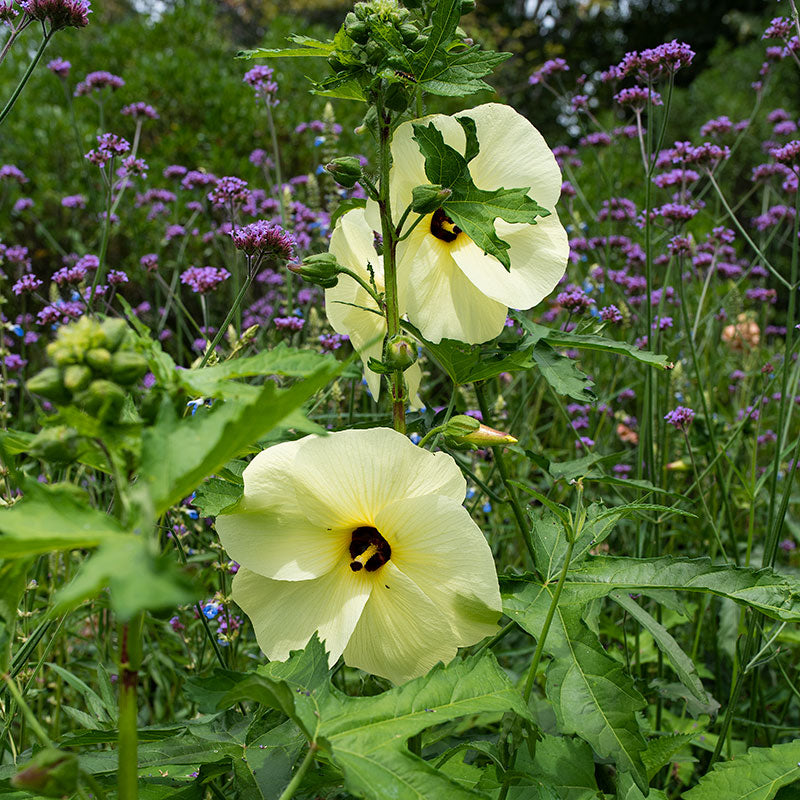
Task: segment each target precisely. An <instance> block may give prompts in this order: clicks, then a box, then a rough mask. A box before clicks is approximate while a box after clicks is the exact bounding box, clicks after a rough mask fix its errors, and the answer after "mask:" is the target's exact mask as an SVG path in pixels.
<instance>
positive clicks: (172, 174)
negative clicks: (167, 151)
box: [161, 164, 189, 179]
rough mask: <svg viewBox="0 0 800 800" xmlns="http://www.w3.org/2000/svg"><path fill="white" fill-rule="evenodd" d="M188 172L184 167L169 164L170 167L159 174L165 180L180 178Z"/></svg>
mask: <svg viewBox="0 0 800 800" xmlns="http://www.w3.org/2000/svg"><path fill="white" fill-rule="evenodd" d="M188 171H189V170H187V169H186V167H182V166H181V165H180V164H170V166H168V167H166V168H165V169H164V171H163V172H162V173H161V174H162V175H163V176H164V177H165V178H168V179H169V178H172V179H175V178H182V177H183V176H184V175H185V174H186V173H187V172H188Z"/></svg>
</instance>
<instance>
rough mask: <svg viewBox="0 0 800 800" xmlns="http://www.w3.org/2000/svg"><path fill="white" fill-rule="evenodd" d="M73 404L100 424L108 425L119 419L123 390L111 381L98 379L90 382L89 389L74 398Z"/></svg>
mask: <svg viewBox="0 0 800 800" xmlns="http://www.w3.org/2000/svg"><path fill="white" fill-rule="evenodd" d="M75 402H76V403H78V404H79V405H81V406H83V407H84V408H85V409H86V411H87V412H88V413H89V414H92V415H94V416H95V417H97V418H98V419H99V420H100V421H101V422H105V423H109V424H110V423H112V422H116V421H117V420H118V419H119V413H120V411H122V404H123V403H124V402H125V390H124V389H123V388H122V387H121V386H119V385H118V384H116V383H113V382H112V381H107V380H103V379H99V380H96V381H92V382H91V383H90V384H89V388H88V389H86V391H84V392H82V393H81V394H80V395H79V396H78V397H76V398H75Z"/></svg>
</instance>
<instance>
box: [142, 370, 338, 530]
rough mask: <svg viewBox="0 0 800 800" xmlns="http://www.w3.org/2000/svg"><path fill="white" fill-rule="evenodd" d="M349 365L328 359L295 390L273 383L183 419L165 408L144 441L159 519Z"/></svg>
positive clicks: (147, 481)
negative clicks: (276, 385) (249, 395)
mask: <svg viewBox="0 0 800 800" xmlns="http://www.w3.org/2000/svg"><path fill="white" fill-rule="evenodd" d="M343 364H344V362H337V361H335V360H327V359H325V360H324V361H323V363H322V364H321V365H320V366H319V368H318V369H316V370H315V371H314V372H312V373H311V374H310V375H309V377H307V378H306V379H305V380H303V381H299V382H297V383H295V384H294V385H293V386H292V387H290V388H289V389H283V390H281V389H277V388H276V387H275V385H274V384H273V383H272V382H271V381H268V382H267V383H266V384H265V385H264V386H263V387H261V389H260V390H259V391H258V393H257V394H256V395H255V396H253V397H252V398H250V399H248V400H241V401H225V402H218V403H216V404H215V406H214V407H213V408H212V409H210V410H208V409H200V410H198V411H197V413H196V414H195V415H194V416H191V417H186V418H184V419H180V420H179V419H178V418H177V417H176V416H175V413H174V411H173V410H172V407H171V406H170V405H169V404H167V403H165V404H164V406H163V407H162V410H161V413H160V414H159V417H158V419H157V421H156V424H155V425H154V426H153V427H150V428H146V429H145V431H144V433H143V436H142V461H141V468H140V484H141V485H143V486H145V487H146V488H147V490H148V491H149V495H150V501H151V503H152V506H153V512H154V514H155V515H156V516H159V515H161V514H163V513H164V511H166V510H167V509H168V508H170V506H172V505H174V504H175V503H177V502H179V501H180V500H181V499H182V498H183V497H186V496H187V495H188V494H190V493H191V492H192V491H193V490H194V489H195V487H196V486H198V485H199V484H200V482H201V481H202V480H203V478H205V477H206V476H207V475H210V474H212V473H214V472H216V471H217V470H218V469H219V468H220V467H222V466H223V465H224V464H225V463H226V462H228V461H230V460H231V459H232V458H234V457H235V456H237V455H238V454H239V453H240V452H242V451H243V450H244V449H245V448H246V447H247V446H248V445H250V444H252V443H253V442H255V441H257V440H258V439H259V438H260V437H262V436H264V434H266V433H267V432H268V431H269V430H271V429H272V428H274V427H275V426H276V425H277V424H278V423H279V422H280V421H281V420H282V419H283V418H284V417H286V416H287V415H288V414H289V413H291V412H292V411H294V410H295V409H296V408H298V407H299V406H300V405H302V403H303V402H304V401H305V400H306V399H307V398H308V397H310V396H311V395H312V394H313V393H314V392H316V391H317V390H318V389H320V388H322V387H323V386H324V385H325V384H326V383H328V381H330V380H331V379H332V378H334V377H335V376H336V375H337V374H338V373H339V372H340V371H341V369H342V367H343Z"/></svg>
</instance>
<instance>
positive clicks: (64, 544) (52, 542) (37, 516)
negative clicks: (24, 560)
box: [0, 481, 124, 558]
mask: <svg viewBox="0 0 800 800" xmlns="http://www.w3.org/2000/svg"><path fill="white" fill-rule="evenodd" d="M24 492H25V494H24V497H23V498H22V500H20V501H19V502H17V503H15V504H14V505H13V506H12V507H11V508H9V509H6V510H3V511H0V534H2V535H1V536H0V555H2V556H3V558H19V557H21V556H32V555H39V554H41V553H49V552H52V551H53V550H74V549H79V548H80V549H83V548H89V547H97V545H99V544H102V543H103V542H106V541H109V542H116V541H119V540H122V539H123V533H124V532H123V530H122V528H121V527H120V525H119V524H118V523H117V521H116V520H115V519H114V518H113V517H111V516H109V515H108V514H104V513H102V512H101V511H98V510H97V509H94V508H92V507H91V506H90V505H89V504H88V502H86V500H85V499H84V498H83V493H82V492H81V491H80V490H79V489H77V488H75V487H71V486H65V485H61V484H57V485H54V486H47V485H43V484H39V483H36V482H35V481H28V482H27V483H26V484H25V487H24Z"/></svg>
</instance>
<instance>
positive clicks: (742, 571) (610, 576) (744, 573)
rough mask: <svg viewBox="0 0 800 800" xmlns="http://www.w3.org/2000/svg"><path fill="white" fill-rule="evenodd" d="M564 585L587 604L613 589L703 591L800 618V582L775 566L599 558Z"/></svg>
mask: <svg viewBox="0 0 800 800" xmlns="http://www.w3.org/2000/svg"><path fill="white" fill-rule="evenodd" d="M565 589H566V590H567V592H568V593H570V592H574V596H575V597H578V596H580V597H581V599H582V601H583V602H589V600H591V599H594V598H596V597H603V596H605V595H607V594H609V593H610V592H612V591H613V590H614V589H621V590H623V591H630V592H641V593H643V594H649V593H650V592H651V591H652V590H659V589H671V590H675V591H678V592H681V591H684V592H700V593H704V594H713V595H717V596H718V597H727V598H729V599H731V600H734V601H736V602H737V603H740V604H743V605H747V606H750V607H751V608H755V609H758V610H759V611H760V612H761V613H762V614H765V615H766V616H768V617H771V618H772V619H779V620H785V621H787V622H798V621H800V580H799V579H798V578H796V577H794V576H792V575H781V574H778V573H777V572H774V571H773V570H771V569H759V570H757V569H752V568H750V567H735V566H715V565H713V564H712V563H711V561H710V559H708V558H692V559H690V558H676V557H674V556H663V557H661V558H642V559H636V558H623V557H614V556H596V557H591V558H589V559H587V560H586V561H585V562H584V563H583V564H581V565H580V566H579V567H578V568H577V569H575V570H574V571H570V573H569V577H568V580H567V584H566V585H565Z"/></svg>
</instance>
